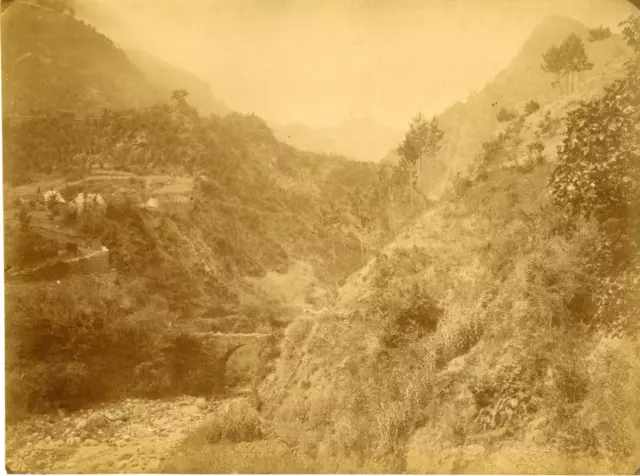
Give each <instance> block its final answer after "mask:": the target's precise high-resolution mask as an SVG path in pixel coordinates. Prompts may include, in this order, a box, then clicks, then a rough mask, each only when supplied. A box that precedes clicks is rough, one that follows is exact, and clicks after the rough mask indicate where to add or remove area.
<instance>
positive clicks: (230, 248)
mask: <svg viewBox="0 0 640 476" xmlns="http://www.w3.org/2000/svg"><path fill="white" fill-rule="evenodd" d="M3 147H4V157H5V164H4V166H5V171H6V172H5V177H6V179H7V180H8V181H10V182H12V183H14V184H22V183H23V182H26V184H25V185H23V187H28V188H29V187H30V188H32V189H33V192H35V189H36V187H37V185H38V183H39V182H34V183H33V184H29V182H31V181H32V180H34V179H35V178H37V177H42V176H44V177H55V176H62V177H67V179H68V184H67V185H66V186H64V187H61V188H60V189H59V191H60V193H61V195H62V196H63V197H64V198H65V200H67V201H70V200H72V199H74V198H75V196H76V195H77V194H78V193H79V192H86V193H100V194H101V196H103V198H104V199H105V201H106V206H105V208H104V210H87V211H85V212H83V213H80V214H77V213H75V212H73V211H72V210H70V209H67V208H66V207H65V206H57V205H55V204H53V203H48V204H42V203H40V202H42V198H41V197H40V196H38V194H36V195H35V196H34V197H32V198H33V200H30V201H27V202H25V203H22V204H20V205H19V206H14V201H13V200H11V199H10V200H9V203H8V210H7V211H8V215H9V216H14V219H13V220H9V221H8V222H7V227H6V243H7V246H6V250H5V256H6V259H7V262H8V263H10V264H11V266H13V267H14V268H13V269H12V272H13V271H16V270H23V269H26V268H30V267H33V266H37V265H38V264H40V263H42V262H43V260H55V259H57V258H56V257H57V255H58V252H59V249H60V245H59V244H57V243H56V242H55V241H52V240H51V239H50V238H48V237H47V236H46V234H42V232H41V230H40V228H39V227H38V226H45V227H61V229H63V230H67V231H68V232H71V233H75V234H80V235H81V236H83V237H85V238H86V239H87V240H98V241H99V242H100V243H101V244H103V245H105V246H106V247H107V248H108V249H109V252H110V267H111V268H112V269H113V270H114V271H115V278H114V279H112V280H111V281H109V279H107V282H105V283H102V286H106V287H110V286H111V284H109V283H111V282H114V281H115V282H117V283H118V284H116V286H115V289H113V290H112V291H111V292H112V293H113V294H114V296H112V298H110V299H112V300H113V301H114V303H115V304H114V306H115V308H113V309H112V308H111V307H109V306H108V305H107V301H105V299H106V298H104V296H102V295H101V294H96V290H97V289H99V288H100V287H101V284H99V283H94V282H93V279H91V278H90V279H88V280H87V283H86V286H89V289H76V287H77V286H78V285H77V284H73V285H72V284H71V283H70V282H68V281H67V280H64V281H62V284H61V285H60V286H59V287H58V288H57V290H58V293H56V292H55V291H56V287H55V286H54V289H52V290H50V291H48V292H45V291H44V290H42V289H40V286H46V284H42V285H41V284H37V283H35V284H29V285H26V284H15V285H13V286H12V287H10V288H8V290H7V303H8V307H7V318H8V322H9V324H8V327H9V328H11V329H14V330H15V332H12V339H15V346H16V347H15V348H16V349H18V348H21V346H29V345H31V344H29V342H30V341H31V340H33V339H35V340H38V339H44V340H47V339H51V340H54V341H56V342H58V341H60V342H62V341H64V339H63V337H62V335H67V337H68V338H69V339H70V340H69V342H67V343H66V344H65V345H67V346H68V347H65V348H64V349H66V350H61V349H58V348H55V349H53V350H51V352H50V357H51V358H50V359H49V360H48V361H46V362H45V360H44V357H43V354H39V353H35V351H32V350H30V351H24V352H23V353H18V356H17V357H16V358H15V359H13V360H11V359H10V360H8V364H9V366H8V373H9V374H10V375H12V376H15V375H22V374H24V375H25V381H24V382H26V384H28V385H26V386H25V385H16V384H15V382H17V380H15V379H13V377H12V380H11V382H12V384H11V385H12V390H11V391H12V392H13V393H12V394H11V395H12V397H11V402H12V403H11V404H12V405H14V404H15V405H17V406H18V407H19V408H24V409H25V410H46V409H48V408H52V407H53V408H54V407H56V406H63V407H64V406H68V407H76V406H78V405H81V404H86V403H90V402H92V401H93V400H95V399H97V398H98V399H105V398H110V397H111V396H114V395H124V394H128V393H129V394H131V393H133V394H136V392H137V390H136V389H135V388H132V387H131V386H130V385H127V384H125V383H126V382H127V379H129V381H136V380H140V379H141V381H143V382H147V380H146V379H145V378H143V377H140V379H133V378H132V377H131V374H130V372H123V371H122V369H121V366H120V364H119V363H118V362H119V361H116V360H112V361H110V362H112V363H113V365H112V366H111V367H109V365H110V364H108V363H107V362H106V361H102V360H100V359H102V357H101V355H102V354H100V351H99V350H98V349H102V350H104V351H105V352H106V353H109V352H110V351H109V349H111V348H112V347H113V346H114V345H116V343H117V340H118V339H119V337H117V335H119V334H117V332H116V330H113V329H112V326H115V328H116V329H117V328H118V326H120V325H124V324H122V322H127V319H129V317H130V316H135V318H131V319H133V321H132V323H131V324H130V325H131V326H133V328H134V331H132V332H134V337H132V339H137V338H142V337H140V336H141V335H143V334H149V336H150V337H148V339H151V341H149V340H144V342H143V341H140V342H138V341H135V342H134V341H132V343H131V346H130V347H131V349H135V352H136V355H135V358H134V357H132V356H130V358H129V361H131V362H133V363H134V364H133V365H131V366H130V368H131V369H134V370H135V369H136V368H137V366H138V365H140V366H142V367H144V368H147V367H149V368H148V369H147V370H146V371H147V372H148V377H149V379H153V375H156V376H163V377H162V378H163V379H164V380H162V382H164V383H158V385H160V387H161V389H160V390H158V391H157V392H156V393H154V395H156V394H163V390H162V389H165V390H166V391H165V392H164V394H167V392H169V390H168V389H169V388H171V392H175V391H185V392H191V393H193V392H194V391H195V390H193V389H191V388H190V387H188V385H187V384H181V383H176V382H174V381H173V380H172V378H173V377H171V375H174V374H172V373H171V372H172V371H171V372H168V370H167V369H168V368H172V367H171V365H173V364H170V363H166V364H165V363H157V362H155V360H153V359H152V358H151V357H150V356H151V355H153V354H158V355H164V354H162V351H161V350H160V348H159V347H157V345H160V344H158V342H161V341H162V342H164V341H166V340H167V339H168V340H169V342H172V340H171V339H174V338H178V336H177V335H176V336H174V335H173V334H172V333H171V332H169V333H168V334H167V332H165V331H166V329H165V327H163V326H164V323H166V322H174V323H179V322H180V321H184V320H185V319H190V318H193V317H206V318H216V319H217V322H219V325H220V329H221V330H232V329H236V330H237V329H240V330H241V331H243V332H253V331H256V330H262V331H265V330H267V331H268V330H277V327H278V326H279V325H281V324H278V322H277V321H278V320H282V319H284V320H285V321H286V316H284V314H286V313H285V310H284V309H283V308H281V307H279V306H280V305H279V304H278V303H277V302H273V301H272V300H271V298H270V297H269V296H261V295H260V294H259V293H258V292H257V291H256V290H255V289H252V287H251V285H250V284H249V283H247V281H246V278H247V277H261V276H265V274H266V273H267V272H268V271H272V272H273V271H275V272H280V273H287V272H288V270H289V269H290V268H293V267H294V265H295V264H296V262H298V261H306V262H309V263H311V265H312V267H313V269H314V272H315V275H316V277H317V278H318V284H317V285H318V286H321V287H323V288H326V289H327V290H329V291H331V289H332V288H333V287H335V285H336V283H338V282H340V281H341V280H343V279H344V278H345V277H346V276H347V275H348V274H350V273H351V272H353V271H354V270H355V269H357V268H359V267H360V266H362V265H363V264H364V263H366V261H367V260H368V259H369V258H370V257H371V256H372V255H373V252H375V250H376V249H377V248H378V247H379V246H381V245H382V244H383V243H384V242H385V241H387V240H388V239H389V237H390V236H392V235H393V233H395V232H396V231H397V229H398V227H400V226H401V225H402V224H403V223H405V222H406V221H407V220H408V219H410V218H411V217H412V213H414V214H415V212H416V210H414V211H410V212H405V211H403V206H404V204H405V203H406V200H407V197H408V191H407V190H406V189H404V188H400V187H396V186H395V185H394V182H393V181H392V180H391V179H390V177H392V176H395V175H397V173H395V172H394V173H395V175H394V173H392V172H391V171H389V172H387V171H383V170H379V168H378V167H377V166H375V165H373V164H364V163H356V162H350V161H348V160H346V159H342V158H337V157H330V156H318V155H315V154H310V153H302V152H299V151H296V150H295V149H293V148H291V147H289V146H287V145H284V144H281V143H280V142H278V141H277V140H276V139H275V138H274V137H273V135H272V133H271V131H270V130H269V129H268V128H267V127H266V125H265V124H264V122H263V121H262V120H261V119H259V118H257V117H255V116H243V115H240V114H230V115H228V116H226V117H224V118H220V117H218V116H208V117H205V116H202V115H200V114H199V113H198V112H197V111H196V110H195V109H194V108H192V107H191V106H190V105H189V104H188V102H187V95H186V94H185V92H184V91H176V92H175V94H174V95H173V100H172V102H171V104H166V105H157V106H149V107H147V108H137V109H126V110H115V111H114V110H104V111H102V112H101V113H98V114H90V115H81V114H72V113H66V114H64V113H63V114H54V113H51V114H42V115H38V116H35V117H28V118H24V119H21V120H13V121H9V122H7V123H6V124H5V140H4V142H3ZM110 171H118V173H123V172H128V173H130V174H131V175H129V176H124V178H126V180H120V181H115V182H113V181H110V180H109V173H110ZM99 173H102V175H100V174H99ZM96 174H97V175H96ZM144 174H147V175H148V174H156V175H162V176H164V177H165V178H166V179H167V180H170V179H171V176H177V177H180V176H192V177H195V181H194V184H195V185H194V187H193V188H192V189H189V190H188V191H186V195H187V196H186V197H183V198H185V199H186V201H187V203H186V204H182V205H180V204H179V203H176V204H175V205H169V206H166V207H165V208H162V209H160V210H156V211H153V210H151V211H150V210H147V209H146V208H145V207H144V206H142V205H144V203H145V201H146V200H147V198H148V197H149V196H150V195H151V194H152V193H153V190H151V189H150V187H149V185H148V184H147V182H146V179H145V177H146V175H144ZM101 177H102V178H101ZM127 177H128V178H127ZM96 178H98V179H99V180H95V179H96ZM89 179H92V180H89ZM38 188H39V187H38ZM44 191H45V189H43V190H41V191H40V193H42V192H44ZM379 191H380V192H381V194H379V193H378V192H379ZM360 192H362V195H360ZM182 193H183V194H184V193H185V192H182ZM10 196H11V189H9V190H8V197H10ZM356 197H357V198H358V199H359V200H356ZM385 205H386V206H387V208H385ZM44 208H46V210H44ZM389 217H391V219H392V220H393V221H392V222H389V220H388V218H389ZM36 225H37V226H36ZM69 286H71V287H69ZM32 288H34V289H35V291H33V290H31V289H32ZM311 291H314V290H311ZM311 291H310V294H309V297H310V298H311V296H312V295H313V294H314V292H315V291H314V292H311ZM32 292H41V293H43V294H42V296H41V299H40V300H39V301H38V303H37V305H38V306H40V308H39V309H35V308H33V306H32V305H30V303H29V302H28V301H25V299H24V296H26V295H29V293H32ZM76 294H80V295H85V296H86V297H87V300H86V302H85V301H82V302H75V300H74V299H75V298H74V296H75V295H76ZM20 296H23V297H20ZM65 300H66V301H65ZM67 301H69V302H67ZM77 308H80V309H85V310H86V312H89V313H90V315H92V316H94V320H93V321H91V322H90V323H87V326H89V327H88V328H86V329H85V325H84V324H85V323H84V322H83V316H84V314H83V312H85V311H82V312H81V311H80V310H78V309H77ZM255 309H259V312H255ZM76 311H77V312H76ZM42 316H46V317H42ZM229 316H235V317H234V320H233V322H234V324H233V325H231V324H224V322H226V321H225V319H226V318H227V317H229ZM38 319H41V320H42V319H44V321H43V322H40V321H39V320H38ZM150 319H151V320H153V321H154V323H153V326H159V327H153V326H152V328H150V329H147V327H146V326H147V324H148V321H149V320H150ZM223 321H224V322H223ZM92 323H93V324H92ZM81 324H82V325H81ZM94 324H95V326H94ZM238 325H240V327H238ZM21 326H27V329H28V331H27V330H24V329H25V328H24V327H21ZM225 326H227V327H225ZM61 327H68V329H67V330H61V329H60V328H61ZM21 329H22V330H21ZM36 329H37V330H38V331H37V332H36ZM154 329H156V330H157V332H158V335H159V336H161V337H158V338H157V339H155V340H154V339H153V338H152V337H151V336H152V335H155V334H154V332H156V331H155V330H154ZM30 332H31V333H32V334H33V335H30V334H29V333H30ZM60 333H62V334H60ZM65 333H66V334H65ZM114 333H116V334H117V335H116V334H114ZM59 334H60V335H59ZM136 336H137V337H136ZM144 339H147V338H146V337H145V338H144ZM61 345H62V344H61ZM96 346H98V347H96ZM100 346H102V347H100ZM28 348H29V349H32V347H28ZM83 349H84V350H83ZM92 349H93V350H92ZM115 351H116V350H115V348H114V352H115ZM16 352H17V351H16ZM86 352H88V353H89V354H87V353H86ZM163 362H164V361H163ZM78 365H80V366H81V367H82V369H81V370H82V371H80V370H78V368H79V367H78ZM105 366H106V367H105ZM167 366H168V367H167ZM25 368H35V369H39V370H38V372H40V373H33V372H26V373H25V372H24V369H25ZM98 368H101V369H103V372H102V373H103V374H109V372H113V373H114V375H115V376H116V377H118V378H122V379H123V380H118V379H116V378H115V377H114V379H115V380H114V381H113V385H111V383H109V382H111V381H110V380H109V379H107V380H106V381H105V383H104V386H102V387H100V389H101V391H100V392H97V393H86V392H84V389H87V388H89V387H90V386H91V385H94V380H93V377H91V376H93V375H100V373H95V372H96V369H98ZM63 369H68V370H69V371H68V372H66V371H63ZM74 369H75V370H74ZM76 371H77V372H76ZM48 372H50V374H48ZM74 372H75V373H74ZM78 372H79V373H78ZM167 372H168V373H167ZM47 375H49V377H47ZM54 375H56V377H55V378H54ZM176 375H177V374H176ZM41 378H42V379H44V380H45V384H44V385H42V386H41V387H38V386H37V385H36V384H35V381H36V379H41ZM217 378H218V380H220V378H221V377H220V375H217ZM48 379H50V380H48ZM167 379H168V380H167ZM209 380H210V379H208V380H207V381H209ZM122 382H125V383H122ZM105 386H106V387H105ZM49 387H52V388H53V389H51V388H49ZM107 387H108V388H107ZM136 388H137V387H136ZM85 393H86V398H85V399H83V397H82V395H84V394H85ZM169 393H170V392H169Z"/></svg>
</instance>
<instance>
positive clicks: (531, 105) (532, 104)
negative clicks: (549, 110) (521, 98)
mask: <svg viewBox="0 0 640 476" xmlns="http://www.w3.org/2000/svg"><path fill="white" fill-rule="evenodd" d="M539 109H540V104H538V103H537V102H536V101H534V100H533V99H532V100H531V101H529V102H528V103H527V104H525V106H524V113H525V114H526V115H527V116H528V115H530V114H533V113H534V112H536V111H538V110H539Z"/></svg>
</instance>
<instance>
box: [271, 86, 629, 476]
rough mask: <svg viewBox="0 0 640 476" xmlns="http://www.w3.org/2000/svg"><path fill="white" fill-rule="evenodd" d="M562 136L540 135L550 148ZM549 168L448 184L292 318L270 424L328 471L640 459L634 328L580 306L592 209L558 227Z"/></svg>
mask: <svg viewBox="0 0 640 476" xmlns="http://www.w3.org/2000/svg"><path fill="white" fill-rule="evenodd" d="M592 87H593V89H592V90H591V91H590V94H597V92H598V91H599V90H600V88H601V87H602V86H601V83H600V82H598V81H594V82H593V83H592ZM569 102H570V101H567V100H566V99H565V100H562V101H559V102H553V103H549V104H546V105H545V108H546V110H549V111H552V115H553V116H554V117H561V116H562V115H563V114H564V112H565V111H566V110H567V109H566V108H567V107H568V108H571V107H575V104H574V105H571V104H569ZM543 112H544V111H541V112H540V114H539V115H538V116H537V117H533V116H532V117H529V118H527V120H526V121H525V125H524V129H523V130H522V132H521V137H524V138H531V137H533V136H534V129H535V128H536V126H537V125H538V123H539V122H540V120H541V117H540V116H541V115H542V114H543ZM561 134H562V128H560V129H558V130H556V131H555V132H551V133H548V134H545V135H543V136H542V138H543V141H544V142H545V144H546V145H547V151H548V152H547V157H548V159H551V160H552V161H553V160H554V154H553V147H554V146H555V145H557V144H558V142H559V139H560V135H561ZM525 144H526V142H525ZM513 152H514V153H515V154H516V156H517V155H520V154H522V147H520V149H515V150H514V151H513ZM552 169H553V164H543V165H538V166H533V167H524V168H523V167H515V168H510V169H505V170H495V171H493V172H491V173H489V175H488V177H487V179H486V180H485V181H480V182H477V183H475V184H474V185H472V186H471V188H469V189H467V190H466V191H463V192H461V194H460V195H450V196H448V197H445V198H444V199H443V200H441V201H440V203H438V204H437V205H436V206H435V207H434V208H433V209H432V210H430V211H429V212H427V213H426V214H425V215H424V216H423V217H422V219H421V220H420V222H419V223H417V224H416V225H415V226H414V227H413V228H412V229H411V230H410V231H409V232H408V233H407V234H405V235H403V236H401V237H399V238H398V239H397V240H396V241H395V242H394V243H393V244H391V245H390V246H389V247H387V248H386V249H385V251H384V253H383V256H382V257H381V258H378V259H376V260H375V261H373V262H371V263H370V264H369V265H368V266H367V267H365V268H364V269H363V270H361V271H360V272H358V273H356V274H354V275H353V276H352V277H351V278H350V279H349V281H348V282H347V284H346V285H345V286H344V287H342V288H341V290H340V296H339V298H338V300H337V302H336V304H335V305H334V306H332V307H330V308H328V309H327V310H326V311H325V312H324V313H323V314H322V316H321V317H318V318H311V317H305V318H304V319H300V320H298V321H296V322H294V323H292V324H291V326H290V327H289V328H288V329H287V331H286V333H285V340H284V341H283V345H282V354H281V355H282V357H281V360H280V361H279V363H278V365H277V367H276V370H275V372H274V374H272V375H271V376H270V377H269V378H268V379H267V380H266V382H265V383H264V387H263V394H264V396H265V400H266V402H267V404H266V407H265V409H266V413H265V415H266V416H267V418H269V419H271V420H272V422H273V428H274V429H275V432H276V434H277V435H278V436H279V437H281V438H284V440H285V441H290V442H291V443H293V442H294V441H299V442H300V448H301V450H302V451H303V452H305V453H307V454H308V455H309V456H311V457H312V458H317V460H316V461H318V464H320V461H322V462H323V463H322V464H323V465H325V466H321V467H322V468H323V469H324V470H325V471H347V470H357V471H376V470H382V471H391V472H395V471H410V472H418V473H422V472H429V473H438V472H458V471H461V472H476V473H478V472H502V473H504V472H507V473H513V472H519V473H527V472H537V473H545V472H548V473H556V472H583V473H592V472H622V473H626V472H627V471H631V470H633V469H635V467H634V465H637V458H638V456H639V453H638V451H639V448H638V446H637V441H639V439H638V438H639V436H640V435H639V430H638V428H640V421H638V420H637V415H638V414H640V400H639V399H638V389H640V368H639V367H638V361H637V355H638V352H639V351H640V347H638V333H637V327H636V328H635V330H633V329H634V328H633V327H630V328H629V329H628V333H627V334H626V335H624V336H623V337H620V336H618V337H610V336H609V334H608V333H607V332H605V333H604V334H603V333H602V332H601V331H599V330H595V329H594V328H593V327H591V325H587V324H586V321H584V320H583V319H585V317H584V316H587V315H588V314H589V312H590V311H589V307H588V306H589V304H588V301H585V296H584V290H585V289H587V288H588V286H590V283H591V281H590V279H591V278H590V273H589V272H588V271H587V268H586V263H587V261H586V260H587V259H588V258H589V256H593V251H590V250H591V249H592V248H591V247H592V246H594V243H596V242H597V241H598V240H599V239H600V238H599V237H598V235H597V233H596V232H595V229H594V228H593V226H592V225H591V224H589V223H581V224H579V225H578V232H577V233H575V234H574V235H573V236H572V237H570V238H567V237H562V236H560V235H558V234H557V232H556V231H555V230H557V229H558V227H559V226H562V223H563V220H564V219H565V218H564V216H563V213H562V212H561V211H558V210H557V209H555V208H554V207H553V206H552V204H551V203H550V201H549V196H548V194H547V189H546V185H547V182H548V178H549V176H550V172H551V171H552ZM633 292H634V291H633V290H627V297H632V296H633ZM398 317H401V318H403V319H405V321H404V322H405V327H406V324H407V323H411V322H413V323H414V327H413V329H414V330H413V331H411V330H410V331H408V332H407V333H404V334H403V333H402V332H400V333H398V328H397V327H394V326H395V325H397V322H396V321H395V320H396V319H397V318H398ZM418 317H419V318H420V319H422V320H418V321H416V320H415V319H416V318H418ZM425 317H426V319H427V320H426V321H425V320H424V319H425ZM434 322H437V324H435V325H434V324H433V323H434ZM415 324H417V325H418V326H422V329H423V330H422V331H420V329H419V328H417V327H416V325H415ZM408 328H409V329H411V325H409V327H408Z"/></svg>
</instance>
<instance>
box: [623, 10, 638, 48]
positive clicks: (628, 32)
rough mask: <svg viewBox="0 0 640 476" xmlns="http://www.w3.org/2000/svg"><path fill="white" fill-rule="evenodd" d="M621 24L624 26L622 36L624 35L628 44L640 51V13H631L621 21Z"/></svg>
mask: <svg viewBox="0 0 640 476" xmlns="http://www.w3.org/2000/svg"><path fill="white" fill-rule="evenodd" d="M619 26H622V27H624V28H623V29H622V36H624V38H625V40H626V41H627V44H628V45H629V46H630V47H631V48H633V49H634V50H635V51H636V52H640V15H631V16H630V17H629V18H627V19H626V20H625V21H623V22H621V23H620V25H619Z"/></svg>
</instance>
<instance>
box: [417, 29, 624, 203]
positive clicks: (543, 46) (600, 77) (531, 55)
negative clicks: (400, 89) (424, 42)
mask: <svg viewBox="0 0 640 476" xmlns="http://www.w3.org/2000/svg"><path fill="white" fill-rule="evenodd" d="M572 33H575V34H576V35H578V37H580V38H581V39H583V40H584V44H585V48H586V51H587V55H588V57H589V60H590V61H591V62H592V63H594V67H593V69H592V70H590V71H586V72H583V73H581V77H580V80H579V83H578V86H577V88H576V90H575V91H574V93H573V94H572V95H571V96H572V97H573V98H574V99H579V98H580V97H581V96H582V95H583V94H584V92H585V90H588V89H593V88H594V87H595V88H596V89H601V88H602V87H603V85H604V84H607V83H608V82H610V81H611V79H612V78H615V77H616V76H619V74H620V72H621V70H622V68H621V66H622V64H623V63H624V61H625V59H626V58H628V57H629V54H630V49H629V47H628V46H627V45H626V44H625V42H624V39H623V38H622V37H621V36H619V35H613V36H611V37H609V38H607V39H605V40H603V41H597V42H589V41H588V29H587V28H586V27H585V26H584V25H582V24H581V23H580V22H577V21H575V20H571V19H568V18H564V17H550V18H548V19H547V20H546V21H545V22H543V23H542V24H540V25H539V26H538V27H537V28H536V29H535V30H534V31H533V32H532V34H531V36H530V37H529V39H528V40H527V41H526V42H525V44H524V45H523V47H522V50H521V52H520V54H519V55H518V56H517V57H516V58H515V59H514V60H513V61H512V62H511V63H510V64H509V65H508V66H507V67H506V68H505V69H504V70H503V71H502V72H500V73H499V74H498V75H497V76H496V78H495V79H494V80H493V81H492V82H490V83H489V84H488V85H487V86H486V87H484V88H483V89H482V90H481V91H479V92H478V93H477V94H475V95H473V96H471V97H469V98H468V99H467V101H465V102H464V103H457V104H455V105H453V106H451V107H450V108H449V109H447V110H446V111H444V112H443V113H442V114H440V115H439V116H438V120H439V122H440V125H441V127H442V129H443V130H444V131H445V139H444V143H443V147H442V149H441V150H440V153H439V154H438V161H437V162H438V163H436V164H434V169H433V170H431V171H429V173H428V174H427V175H428V176H427V177H425V184H426V185H425V186H426V189H427V190H428V191H429V193H434V194H436V195H438V194H439V193H441V192H442V187H446V184H447V181H448V178H450V177H451V176H452V175H454V174H455V173H457V172H464V171H465V169H466V168H467V167H468V166H469V165H470V164H471V163H473V161H474V160H475V158H476V156H477V155H478V154H479V153H480V152H481V150H482V149H481V146H482V143H483V142H485V141H487V140H489V138H491V137H492V136H493V134H494V133H495V132H496V130H497V129H498V126H499V122H498V120H497V119H496V114H497V113H498V111H499V110H500V109H501V108H506V109H520V110H521V109H522V108H523V107H524V104H525V103H527V102H528V101H532V100H533V101H536V102H537V103H539V104H541V105H544V104H547V103H549V102H552V101H555V100H557V99H558V98H559V97H560V96H561V93H560V91H559V90H558V89H557V88H554V87H553V86H552V84H551V83H552V80H553V76H552V75H551V74H548V73H545V72H544V71H543V70H542V68H541V64H542V55H543V53H544V52H545V51H546V50H547V49H548V48H550V47H551V46H553V45H557V44H559V43H561V42H562V41H563V40H564V39H565V38H566V37H567V36H568V35H570V34H572ZM594 82H595V84H594Z"/></svg>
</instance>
